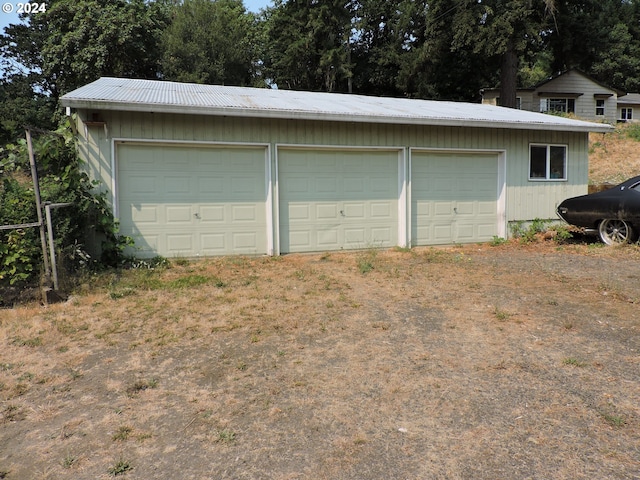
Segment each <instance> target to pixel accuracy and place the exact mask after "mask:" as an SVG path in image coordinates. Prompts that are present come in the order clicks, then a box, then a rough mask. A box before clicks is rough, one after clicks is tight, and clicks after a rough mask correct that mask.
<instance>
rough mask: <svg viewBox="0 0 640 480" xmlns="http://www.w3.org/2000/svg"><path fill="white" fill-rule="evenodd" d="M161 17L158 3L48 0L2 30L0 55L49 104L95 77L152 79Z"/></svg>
mask: <svg viewBox="0 0 640 480" xmlns="http://www.w3.org/2000/svg"><path fill="white" fill-rule="evenodd" d="M167 13H168V10H167V6H166V5H165V4H164V3H163V2H150V3H148V2H145V1H144V0H80V1H78V0H54V1H52V2H50V3H48V7H47V10H46V12H43V13H38V14H33V15H31V16H29V17H28V23H27V24H25V25H11V26H10V27H9V28H7V29H5V34H4V35H3V36H2V38H0V50H1V51H2V53H3V55H4V56H5V57H6V58H8V59H10V60H11V62H10V68H13V70H14V72H13V73H14V74H17V73H20V74H22V75H26V76H28V77H29V78H30V79H31V80H32V81H33V82H34V87H35V88H37V89H39V90H41V91H42V92H44V93H46V94H49V95H50V96H51V97H52V98H53V99H54V100H57V98H58V97H59V96H60V95H61V94H64V93H66V92H68V91H70V90H73V89H75V88H77V87H79V86H81V85H84V84H86V83H89V82H91V81H93V80H96V79H97V78H99V77H101V76H120V77H142V78H157V77H158V73H159V60H160V50H159V43H158V41H159V37H160V34H161V32H162V30H163V29H164V27H165V26H166V22H167ZM5 70H6V68H5Z"/></svg>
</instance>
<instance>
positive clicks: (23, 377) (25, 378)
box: [18, 372, 35, 382]
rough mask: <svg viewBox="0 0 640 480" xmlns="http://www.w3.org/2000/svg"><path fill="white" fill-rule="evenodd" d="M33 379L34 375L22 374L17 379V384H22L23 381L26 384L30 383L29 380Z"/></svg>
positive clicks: (29, 373)
mask: <svg viewBox="0 0 640 480" xmlns="http://www.w3.org/2000/svg"><path fill="white" fill-rule="evenodd" d="M34 377H35V375H34V374H33V373H31V372H24V373H23V374H22V375H20V376H19V377H18V381H19V382H24V381H26V382H30V381H31V380H33V379H34Z"/></svg>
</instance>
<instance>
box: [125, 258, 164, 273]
mask: <svg viewBox="0 0 640 480" xmlns="http://www.w3.org/2000/svg"><path fill="white" fill-rule="evenodd" d="M123 267H124V268H129V269H131V270H163V269H165V268H171V262H170V261H169V260H167V259H166V258H165V257H163V256H161V255H157V256H155V257H153V258H135V257H130V258H127V259H126V260H125V261H124V263H123Z"/></svg>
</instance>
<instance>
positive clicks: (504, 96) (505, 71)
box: [500, 39, 518, 108]
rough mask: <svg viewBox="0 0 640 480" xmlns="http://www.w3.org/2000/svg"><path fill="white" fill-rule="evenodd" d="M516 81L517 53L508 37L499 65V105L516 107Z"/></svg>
mask: <svg viewBox="0 0 640 480" xmlns="http://www.w3.org/2000/svg"><path fill="white" fill-rule="evenodd" d="M517 81H518V55H517V54H516V50H515V46H514V41H513V39H509V42H508V44H507V51H506V52H504V54H503V55H502V62H501V65H500V105H501V106H503V107H508V108H516V84H517Z"/></svg>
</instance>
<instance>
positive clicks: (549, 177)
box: [529, 143, 569, 182]
mask: <svg viewBox="0 0 640 480" xmlns="http://www.w3.org/2000/svg"><path fill="white" fill-rule="evenodd" d="M533 148H538V149H540V148H544V149H545V165H544V169H545V171H544V173H543V172H540V173H539V174H538V175H532V173H533V172H532V158H531V157H532V155H531V153H532V150H533ZM554 148H556V149H557V148H561V149H563V150H564V158H563V175H562V176H559V177H555V176H554V175H553V172H552V165H551V160H552V158H551V157H552V155H551V151H552V149H554ZM568 159H569V147H568V146H567V145H564V144H552V143H530V144H529V181H530V182H566V181H567V165H568V163H569V162H568Z"/></svg>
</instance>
